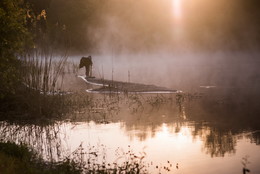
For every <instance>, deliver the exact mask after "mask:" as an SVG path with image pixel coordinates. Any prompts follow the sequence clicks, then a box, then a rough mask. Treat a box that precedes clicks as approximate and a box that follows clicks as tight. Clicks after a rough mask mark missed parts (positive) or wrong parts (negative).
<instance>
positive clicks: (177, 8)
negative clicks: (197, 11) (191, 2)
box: [172, 0, 182, 20]
mask: <svg viewBox="0 0 260 174" xmlns="http://www.w3.org/2000/svg"><path fill="white" fill-rule="evenodd" d="M181 1H182V0H172V9H173V15H174V18H175V19H176V20H179V19H180V18H181V16H182V9H181Z"/></svg>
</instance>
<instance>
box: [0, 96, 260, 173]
mask: <svg viewBox="0 0 260 174" xmlns="http://www.w3.org/2000/svg"><path fill="white" fill-rule="evenodd" d="M194 96H195V97H194ZM224 96H226V95H224ZM139 97H140V96H139ZM172 97H174V98H173V99H174V100H172ZM192 97H193V98H192ZM196 97H197V98H199V99H194V98H196ZM219 97H220V98H221V97H222V96H220V95H217V96H215V95H213V96H206V97H204V98H203V99H200V94H194V95H193V96H190V99H189V96H186V99H185V100H186V101H188V102H186V103H185V104H183V103H182V102H181V103H180V102H179V99H178V97H177V96H175V95H174V96H171V99H170V98H167V97H162V96H161V95H160V96H155V98H148V99H147V98H146V99H143V98H142V97H141V98H139V99H140V100H145V101H146V103H147V105H151V106H152V107H150V109H147V110H146V109H143V108H140V107H139V106H138V105H140V103H139V104H138V102H136V101H137V100H139V99H136V98H135V100H134V101H135V102H134V103H133V102H132V103H131V102H129V103H130V104H131V105H130V104H129V103H128V104H129V105H128V107H125V108H126V110H122V111H120V112H119V113H117V114H113V113H112V114H111V113H110V115H109V114H108V113H106V114H107V115H105V114H104V113H103V115H102V114H101V115H102V118H103V121H102V122H100V121H98V120H94V121H92V119H89V120H88V121H86V120H84V121H73V122H71V121H67V122H57V123H55V124H53V125H50V126H45V127H40V126H33V125H16V124H10V123H6V122H1V126H0V128H1V139H3V140H11V141H15V142H25V143H27V144H29V145H30V146H31V147H33V148H34V149H36V151H38V152H39V153H41V154H42V155H43V157H44V158H45V159H47V160H51V159H54V160H59V159H63V158H64V157H67V156H70V155H71V154H72V153H73V152H74V151H75V150H77V149H78V148H79V147H81V148H82V149H83V151H86V152H90V151H95V152H96V153H97V156H98V157H97V161H99V162H100V161H102V159H105V161H106V162H108V163H113V162H116V163H121V162H123V161H124V159H125V156H126V153H127V152H128V151H132V152H134V153H135V154H136V156H137V157H140V158H141V157H144V159H143V161H144V163H145V164H146V167H147V168H148V169H149V171H150V172H151V173H159V172H161V173H181V174H191V173H193V174H196V173H198V174H204V173H205V174H209V173H211V174H219V173H229V174H232V173H234V174H239V173H242V168H243V165H242V159H243V158H245V157H246V158H247V159H248V161H249V162H250V163H248V164H247V165H246V167H247V168H249V169H250V170H251V173H260V165H259V164H260V163H259V162H260V146H259V144H260V131H259V119H258V115H257V114H256V113H258V110H254V109H255V108H256V107H255V105H252V104H250V105H247V103H243V101H244V98H243V100H240V99H239V98H236V100H234V101H233V100H232V98H225V99H221V101H219V100H220V99H219ZM250 99H251V98H250ZM165 100H167V101H168V100H169V101H171V102H164V101H165ZM158 101H160V102H158ZM172 101H173V102H172ZM181 101H182V100H181ZM158 103H159V104H158ZM238 106H239V107H238ZM143 107H144V108H147V107H146V106H143ZM230 108H231V109H230ZM242 111H244V112H242ZM99 114H100V113H99ZM104 119H105V120H107V121H105V122H104ZM164 167H168V169H170V171H166V170H165V169H164Z"/></svg>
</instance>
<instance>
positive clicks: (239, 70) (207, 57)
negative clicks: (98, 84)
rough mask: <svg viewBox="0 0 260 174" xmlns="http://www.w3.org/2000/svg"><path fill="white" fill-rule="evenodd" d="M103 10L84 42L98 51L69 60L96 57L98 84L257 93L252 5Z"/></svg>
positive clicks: (180, 3)
mask: <svg viewBox="0 0 260 174" xmlns="http://www.w3.org/2000/svg"><path fill="white" fill-rule="evenodd" d="M100 9H101V10H100V13H99V18H98V19H97V22H94V23H92V25H90V24H89V23H86V24H85V25H86V28H87V29H86V32H85V33H83V34H82V37H87V38H91V40H92V41H93V44H92V46H93V47H91V49H89V50H88V51H84V50H83V51H81V52H80V54H78V53H74V54H73V56H71V57H72V58H73V59H74V60H76V61H79V59H80V58H81V57H82V56H88V55H91V56H92V58H93V62H94V66H93V75H94V76H95V77H98V78H101V77H104V78H105V79H113V80H120V81H126V82H127V81H130V82H137V83H145V84H154V85H158V86H165V87H169V88H172V89H179V90H193V89H196V88H198V87H200V86H216V87H221V88H227V89H231V88H244V89H245V88H247V89H249V88H250V89H251V88H254V89H257V88H258V87H259V83H260V82H259V81H260V74H259V70H258V67H259V58H258V57H259V53H258V48H259V44H258V41H259V34H258V29H259V24H258V23H257V20H256V19H255V18H253V17H257V16H258V12H257V10H256V9H255V8H254V4H253V2H247V3H246V2H243V1H239V2H238V1H232V0H228V1H224V0H220V1H216V2H212V1H209V0H197V1H196V2H194V1H191V0H163V1H148V0H142V1H138V2H136V1H130V0H129V1H124V2H122V1H120V2H119V1H118V0H112V1H109V3H104V4H103V5H102V6H101V7H100ZM96 10H97V9H96ZM83 25H84V20H83ZM80 73H81V74H84V70H81V72H80Z"/></svg>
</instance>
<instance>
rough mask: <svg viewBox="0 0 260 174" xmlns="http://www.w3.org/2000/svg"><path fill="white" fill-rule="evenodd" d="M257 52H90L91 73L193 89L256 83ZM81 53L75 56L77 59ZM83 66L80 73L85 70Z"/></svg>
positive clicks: (110, 77)
mask: <svg viewBox="0 0 260 174" xmlns="http://www.w3.org/2000/svg"><path fill="white" fill-rule="evenodd" d="M258 56H259V55H258V53H243V52H242V53H241V52H214V53H213V52H203V53H198V52H197V53H194V52H190V53H167V52H158V53H139V54H118V55H117V54H106V55H101V54H97V55H92V59H93V64H94V65H93V75H94V76H95V77H97V78H102V77H103V78H105V79H113V80H119V81H125V82H128V81H130V82H136V83H145V84H154V85H157V86H165V87H169V88H172V89H178V90H193V89H195V88H199V87H200V86H216V87H221V88H236V87H237V88H244V89H246V88H247V90H248V89H252V88H255V89H257V87H259V85H260V83H259V80H260V72H259V69H258V67H259V65H260V62H259V60H258ZM80 58H81V56H76V57H74V60H78V61H79V59H80ZM84 71H85V70H84V69H81V70H80V73H81V74H82V75H83V74H84Z"/></svg>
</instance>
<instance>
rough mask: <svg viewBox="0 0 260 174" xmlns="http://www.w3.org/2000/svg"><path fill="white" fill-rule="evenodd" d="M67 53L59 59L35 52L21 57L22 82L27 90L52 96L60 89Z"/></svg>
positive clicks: (49, 53)
mask: <svg viewBox="0 0 260 174" xmlns="http://www.w3.org/2000/svg"><path fill="white" fill-rule="evenodd" d="M67 60H68V55H67V53H64V55H62V56H60V57H59V58H57V57H54V56H53V53H52V52H49V51H46V50H35V51H33V52H32V53H30V54H26V55H25V56H24V57H22V63H23V66H22V80H23V82H24V83H25V84H26V86H27V87H28V88H29V89H33V90H36V91H40V92H42V93H43V94H44V95H45V94H50V93H52V94H54V93H55V92H57V91H60V90H61V89H62V84H63V79H64V74H65V65H66V62H67Z"/></svg>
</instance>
